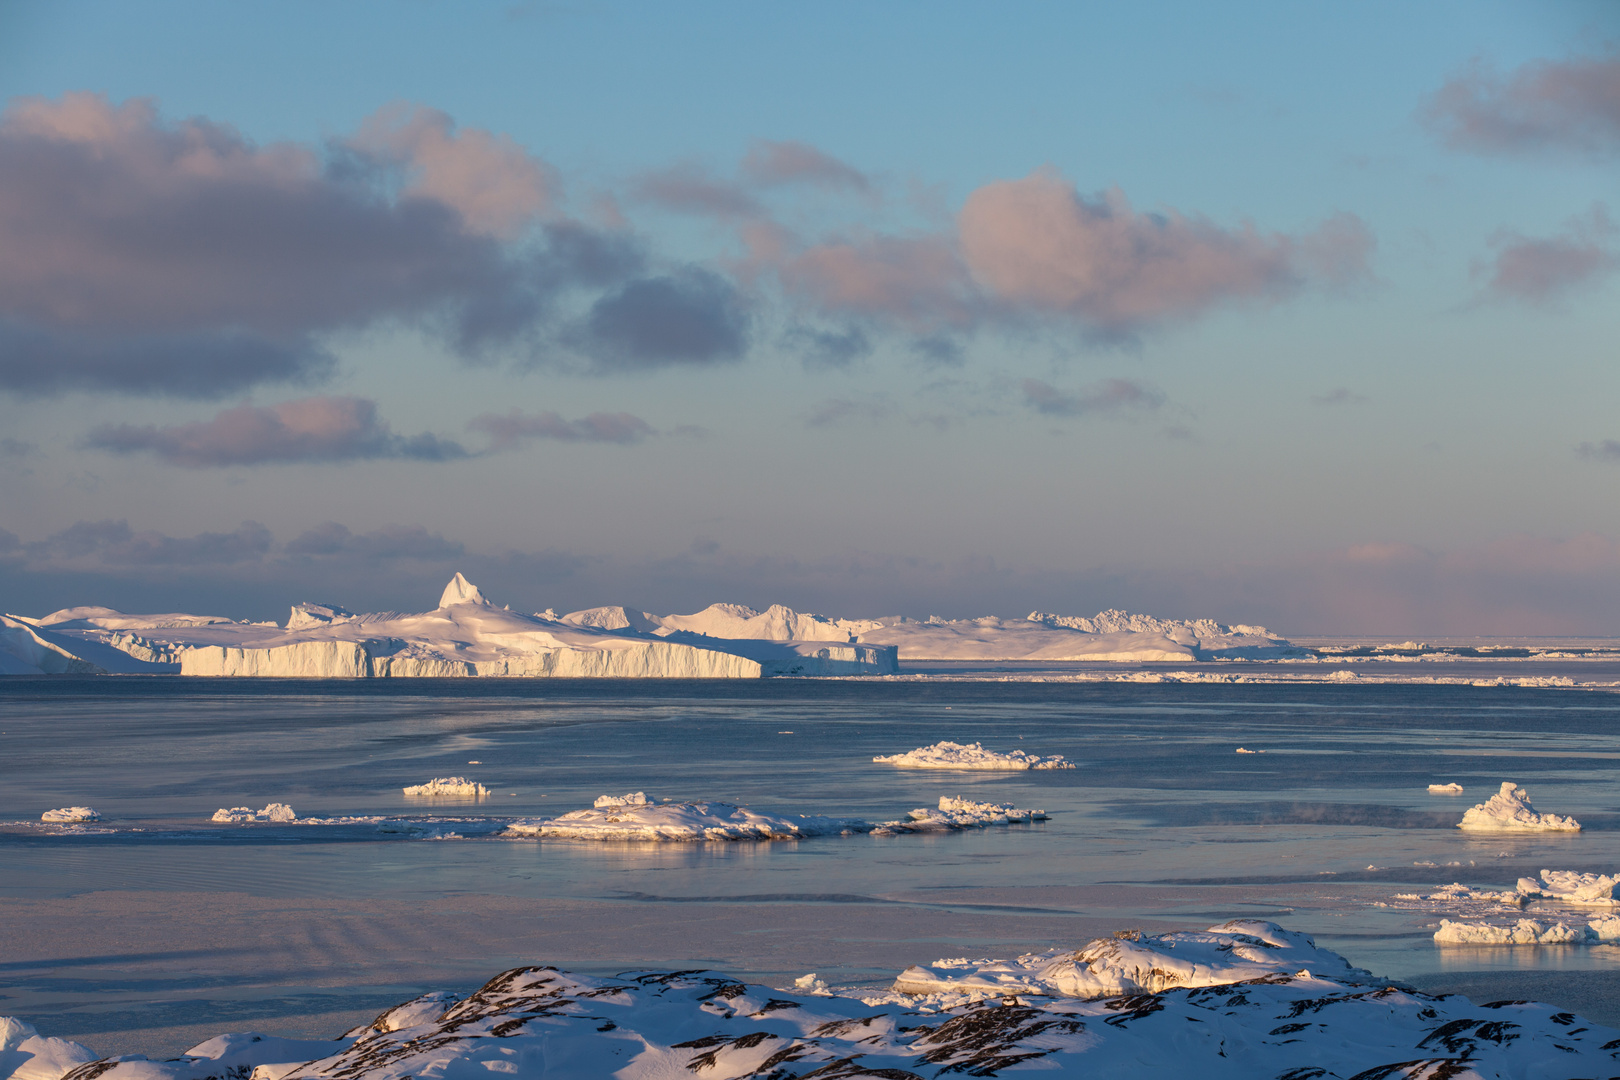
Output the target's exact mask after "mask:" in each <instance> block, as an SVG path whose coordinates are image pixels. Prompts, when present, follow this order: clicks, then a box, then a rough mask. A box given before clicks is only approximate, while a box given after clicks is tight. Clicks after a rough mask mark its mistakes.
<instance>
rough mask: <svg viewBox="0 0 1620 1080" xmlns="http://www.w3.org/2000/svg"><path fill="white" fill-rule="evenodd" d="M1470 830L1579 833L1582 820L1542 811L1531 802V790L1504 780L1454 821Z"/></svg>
mask: <svg viewBox="0 0 1620 1080" xmlns="http://www.w3.org/2000/svg"><path fill="white" fill-rule="evenodd" d="M1457 828H1459V829H1467V830H1468V831H1470V832H1580V830H1581V823H1580V822H1578V821H1576V820H1575V819H1574V818H1572V817H1564V816H1562V815H1560V814H1541V813H1537V812H1536V808H1535V807H1534V806H1531V805H1530V793H1529V792H1528V791H1526V790H1524V789H1523V788H1521V787H1520V786H1519V785H1517V784H1515V783H1513V782H1512V781H1508V780H1504V781H1503V782H1502V790H1500V791H1498V792H1497V793H1496V794H1495V795H1492V796H1491V797H1490V799H1489V800H1487V801H1486V802H1482V803H1480V804H1479V805H1478V806H1475V807H1473V808H1472V809H1470V810H1469V811H1468V812H1467V813H1466V814H1464V815H1463V819H1462V820H1461V821H1459V822H1458V823H1457Z"/></svg>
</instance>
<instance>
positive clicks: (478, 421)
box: [467, 409, 658, 452]
mask: <svg viewBox="0 0 1620 1080" xmlns="http://www.w3.org/2000/svg"><path fill="white" fill-rule="evenodd" d="M467 427H468V428H470V429H472V430H474V431H482V432H484V433H485V434H486V435H488V436H489V443H490V450H491V451H492V452H494V451H501V450H513V449H516V448H517V447H519V446H522V445H523V444H524V443H527V442H529V441H530V440H533V439H552V440H556V441H558V442H596V443H619V444H621V445H629V444H631V443H638V442H641V441H642V440H643V439H647V438H649V437H651V436H653V435H657V434H658V432H657V430H656V429H655V428H654V427H653V426H652V425H651V424H649V423H647V421H645V420H643V419H641V417H639V416H634V415H632V414H630V413H626V412H619V413H601V412H599V413H591V414H590V415H589V416H585V417H581V418H580V419H578V420H568V419H565V418H564V417H563V416H562V415H561V414H559V413H555V412H552V411H550V410H547V411H545V412H540V413H525V412H523V411H522V410H520V409H513V410H511V411H510V412H507V413H485V414H484V415H482V416H478V417H474V418H473V419H472V421H471V422H469V423H468V424H467Z"/></svg>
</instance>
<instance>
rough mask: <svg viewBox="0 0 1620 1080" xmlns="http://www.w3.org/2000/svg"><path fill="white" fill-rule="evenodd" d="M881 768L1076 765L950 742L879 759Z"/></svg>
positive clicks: (1005, 768) (1010, 768)
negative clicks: (890, 766)
mask: <svg viewBox="0 0 1620 1080" xmlns="http://www.w3.org/2000/svg"><path fill="white" fill-rule="evenodd" d="M872 760H873V761H875V762H877V763H879V764H880V765H893V766H895V767H896V768H901V769H985V770H997V771H1006V772H1011V771H1017V770H1021V769H1072V768H1074V764H1073V763H1072V762H1070V761H1068V760H1067V759H1066V758H1063V757H1062V756H1059V755H1054V756H1052V757H1041V756H1040V755H1039V754H1031V753H1028V752H1026V751H1023V750H1013V751H1010V752H1008V753H1005V754H1003V753H999V752H997V751H995V750H986V749H985V748H984V745H983V744H982V743H976V742H975V743H956V742H951V741H950V740H948V739H947V740H945V741H943V742H937V743H935V744H934V745H932V746H922V747H918V748H917V749H916V750H908V751H906V752H905V753H904V754H890V755H889V756H888V757H875V758H873V759H872Z"/></svg>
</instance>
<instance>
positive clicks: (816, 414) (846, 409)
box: [805, 397, 899, 427]
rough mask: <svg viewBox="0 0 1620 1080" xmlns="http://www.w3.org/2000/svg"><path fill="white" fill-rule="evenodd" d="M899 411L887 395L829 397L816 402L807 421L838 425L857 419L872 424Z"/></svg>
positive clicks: (813, 423) (813, 425) (829, 425)
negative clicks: (867, 397)
mask: <svg viewBox="0 0 1620 1080" xmlns="http://www.w3.org/2000/svg"><path fill="white" fill-rule="evenodd" d="M898 411H899V410H898V409H897V408H896V407H895V404H894V402H892V401H890V400H889V399H888V398H886V397H875V398H871V399H868V400H866V401H856V400H853V399H851V398H841V397H840V398H828V399H826V400H825V401H819V402H817V403H816V405H815V406H814V408H812V409H811V410H810V416H809V418H808V419H807V420H806V421H805V423H806V424H808V425H809V426H810V427H838V426H840V425H843V424H846V423H851V422H855V421H860V422H864V423H869V424H870V423H876V422H877V421H879V420H887V419H889V418H890V417H892V416H894V415H895V414H896V413H897V412H898Z"/></svg>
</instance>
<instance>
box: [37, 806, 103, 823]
mask: <svg viewBox="0 0 1620 1080" xmlns="http://www.w3.org/2000/svg"><path fill="white" fill-rule="evenodd" d="M39 820H41V821H49V822H53V823H65V822H70V821H100V820H101V815H100V814H98V813H96V812H95V811H94V810H92V809H90V808H89V807H88V806H64V807H62V809H60V810H47V811H45V812H44V813H43V814H41V815H39Z"/></svg>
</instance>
